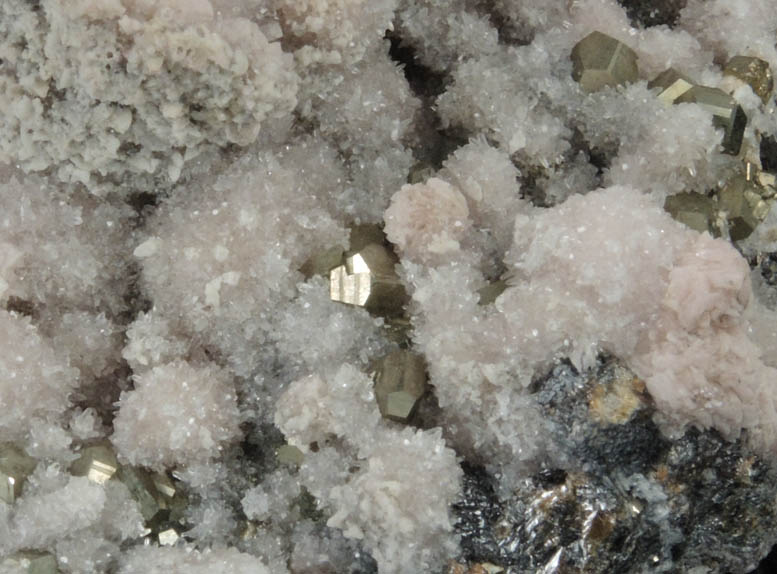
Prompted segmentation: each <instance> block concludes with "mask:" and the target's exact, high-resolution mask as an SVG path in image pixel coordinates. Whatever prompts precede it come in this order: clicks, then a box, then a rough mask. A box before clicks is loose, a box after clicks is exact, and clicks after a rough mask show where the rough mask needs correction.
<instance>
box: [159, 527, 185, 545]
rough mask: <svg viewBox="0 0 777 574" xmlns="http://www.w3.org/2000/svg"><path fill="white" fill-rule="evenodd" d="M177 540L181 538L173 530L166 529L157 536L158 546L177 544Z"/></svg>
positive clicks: (176, 531) (175, 530)
mask: <svg viewBox="0 0 777 574" xmlns="http://www.w3.org/2000/svg"><path fill="white" fill-rule="evenodd" d="M179 538H181V535H180V534H179V533H178V530H177V529H175V528H167V529H165V530H163V531H161V532H160V533H159V534H158V535H157V539H158V540H159V545H160V546H172V545H174V544H175V543H176V542H178V539H179Z"/></svg>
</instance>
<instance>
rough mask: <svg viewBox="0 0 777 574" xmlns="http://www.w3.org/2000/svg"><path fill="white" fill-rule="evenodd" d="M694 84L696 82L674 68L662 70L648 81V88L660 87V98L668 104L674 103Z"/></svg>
mask: <svg viewBox="0 0 777 574" xmlns="http://www.w3.org/2000/svg"><path fill="white" fill-rule="evenodd" d="M693 86H694V82H693V81H692V80H691V79H690V78H688V77H687V76H685V75H683V74H681V73H680V72H678V71H677V70H675V69H674V68H669V69H667V70H664V71H663V72H661V73H660V74H659V75H658V76H656V77H655V78H653V79H652V80H651V81H650V82H648V88H649V89H651V90H652V89H653V88H659V89H660V91H659V92H658V99H659V100H661V101H662V102H664V103H666V104H673V103H675V100H677V98H679V97H680V96H682V95H683V94H684V93H685V92H687V91H688V90H690V89H691V88H692V87H693Z"/></svg>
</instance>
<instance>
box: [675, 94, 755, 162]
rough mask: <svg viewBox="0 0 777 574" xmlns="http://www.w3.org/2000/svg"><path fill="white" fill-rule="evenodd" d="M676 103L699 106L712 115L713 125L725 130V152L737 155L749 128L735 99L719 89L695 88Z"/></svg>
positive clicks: (723, 143)
mask: <svg viewBox="0 0 777 574" xmlns="http://www.w3.org/2000/svg"><path fill="white" fill-rule="evenodd" d="M674 103H676V104H682V103H691V104H697V105H699V106H701V107H702V108H704V109H705V110H707V111H709V112H710V113H712V123H713V125H715V127H718V128H721V129H723V132H724V133H723V141H722V145H723V151H724V152H725V153H728V154H731V155H737V154H738V153H739V149H740V148H741V147H742V138H743V137H744V135H745V127H747V116H746V115H745V112H744V110H743V109H742V107H741V106H740V105H739V104H738V103H737V102H736V100H735V99H734V98H732V97H731V96H729V95H728V94H727V93H726V92H724V91H723V90H719V89H718V88H709V87H707V86H693V87H692V88H691V89H690V90H688V91H686V92H684V93H683V94H682V95H681V96H680V97H678V98H677V99H676V100H675V101H674Z"/></svg>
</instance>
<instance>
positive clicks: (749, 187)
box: [718, 175, 768, 241]
mask: <svg viewBox="0 0 777 574" xmlns="http://www.w3.org/2000/svg"><path fill="white" fill-rule="evenodd" d="M761 204H763V206H764V207H766V209H764V208H763V207H761ZM718 209H720V210H721V211H723V212H725V214H726V220H727V221H728V234H729V237H730V238H731V239H732V240H733V241H739V240H741V239H745V238H746V237H748V236H749V235H750V234H751V233H752V232H753V231H754V230H755V228H756V227H757V226H758V224H759V223H760V222H761V218H762V216H764V215H766V211H768V207H767V206H766V203H765V202H764V201H763V200H762V199H761V197H760V195H759V194H758V192H757V186H756V185H755V184H754V183H753V182H751V181H747V179H746V178H745V177H744V176H743V175H737V176H735V177H733V178H731V179H730V180H729V181H728V182H727V183H726V185H725V186H724V187H723V189H721V190H720V191H719V192H718Z"/></svg>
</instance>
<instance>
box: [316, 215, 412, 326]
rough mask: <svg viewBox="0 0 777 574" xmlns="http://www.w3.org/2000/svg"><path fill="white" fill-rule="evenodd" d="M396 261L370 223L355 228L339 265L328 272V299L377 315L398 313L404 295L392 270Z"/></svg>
mask: <svg viewBox="0 0 777 574" xmlns="http://www.w3.org/2000/svg"><path fill="white" fill-rule="evenodd" d="M376 231H377V232H376ZM397 263H398V259H397V257H396V255H395V254H394V252H393V251H392V250H391V249H390V248H389V247H388V246H387V245H386V243H385V241H384V240H383V232H382V231H380V230H379V229H378V228H377V227H373V226H363V228H362V229H359V228H355V230H354V232H352V233H351V249H350V250H349V251H348V252H347V253H345V255H344V259H343V262H342V264H341V265H338V266H337V267H335V268H334V269H332V270H331V271H330V272H329V296H330V298H331V299H332V300H333V301H338V302H340V303H346V304H348V305H356V306H359V307H364V308H365V309H367V310H368V311H370V312H371V313H374V314H377V315H385V316H395V315H400V314H402V312H403V310H404V306H405V304H406V303H407V300H408V297H407V293H406V292H405V288H404V285H402V282H401V281H400V279H399V276H398V275H397V272H396V270H395V266H396V264H397Z"/></svg>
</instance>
